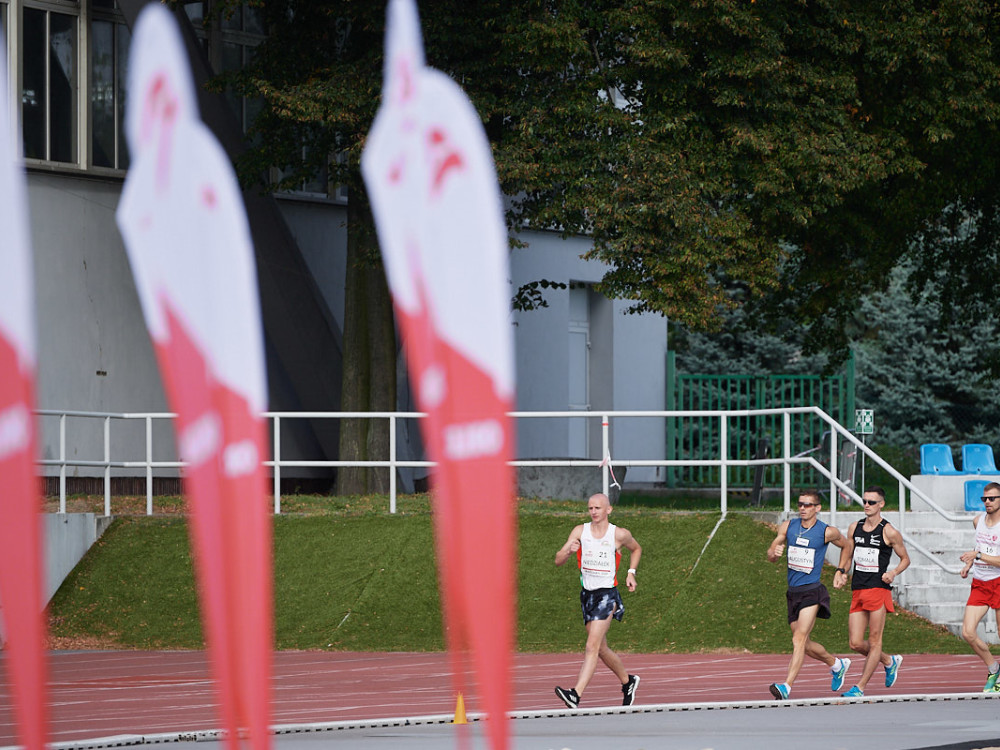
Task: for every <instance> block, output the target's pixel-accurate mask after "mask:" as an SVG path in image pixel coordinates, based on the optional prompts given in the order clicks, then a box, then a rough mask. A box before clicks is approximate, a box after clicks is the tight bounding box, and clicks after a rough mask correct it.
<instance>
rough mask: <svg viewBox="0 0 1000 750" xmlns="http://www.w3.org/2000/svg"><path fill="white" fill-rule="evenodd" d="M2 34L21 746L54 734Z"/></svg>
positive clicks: (1, 171)
mask: <svg viewBox="0 0 1000 750" xmlns="http://www.w3.org/2000/svg"><path fill="white" fill-rule="evenodd" d="M6 59H7V52H6V50H5V49H4V44H3V38H2V37H0V227H3V240H2V241H0V269H3V271H2V272H0V518H2V519H3V520H2V521H0V614H2V616H3V621H4V622H3V624H4V630H5V632H6V636H7V640H8V644H7V647H6V648H7V651H8V655H9V656H8V662H7V663H8V669H7V679H8V681H9V683H10V686H11V690H10V694H11V696H12V698H13V701H12V703H13V708H14V719H15V721H16V723H17V731H18V735H19V738H20V741H21V745H22V746H23V747H25V748H27V750H42V748H44V747H45V738H46V708H45V695H46V689H45V684H46V677H45V655H44V649H45V624H44V620H43V619H42V542H41V524H40V523H39V518H38V514H39V511H40V505H39V502H40V498H39V494H38V482H37V478H36V475H35V416H34V413H33V410H34V403H35V396H34V389H35V312H34V289H35V283H34V274H33V273H32V268H31V263H32V258H31V249H30V243H29V238H28V204H27V199H26V189H25V181H24V164H23V161H22V159H21V154H20V131H19V129H18V128H17V127H16V126H15V127H12V125H16V122H17V118H16V117H12V116H11V113H10V112H9V111H8V107H7V105H8V103H9V102H10V100H11V99H10V96H8V94H7V69H6V65H5V60H6Z"/></svg>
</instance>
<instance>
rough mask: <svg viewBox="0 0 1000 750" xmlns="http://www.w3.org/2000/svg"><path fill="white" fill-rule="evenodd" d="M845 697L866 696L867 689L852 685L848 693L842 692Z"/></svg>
mask: <svg viewBox="0 0 1000 750" xmlns="http://www.w3.org/2000/svg"><path fill="white" fill-rule="evenodd" d="M841 695H842V696H844V697H845V698H864V696H865V691H864V690H862V689H861V688H859V687H858V686H857V685H855V686H854V687H852V688H851V689H850V690H848V691H847V692H846V693H841Z"/></svg>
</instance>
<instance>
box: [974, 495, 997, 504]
mask: <svg viewBox="0 0 1000 750" xmlns="http://www.w3.org/2000/svg"><path fill="white" fill-rule="evenodd" d="M979 499H980V500H982V501H983V502H984V503H985V502H996V501H997V500H1000V495H983V496H982V497H981V498H979Z"/></svg>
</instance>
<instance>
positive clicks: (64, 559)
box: [42, 513, 112, 603]
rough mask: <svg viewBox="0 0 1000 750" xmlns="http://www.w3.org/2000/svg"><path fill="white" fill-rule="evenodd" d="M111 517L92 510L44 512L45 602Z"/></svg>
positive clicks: (60, 584)
mask: <svg viewBox="0 0 1000 750" xmlns="http://www.w3.org/2000/svg"><path fill="white" fill-rule="evenodd" d="M111 520H112V519H111V518H109V517H108V516H97V515H94V514H93V513H45V514H43V517H42V523H43V524H44V532H43V534H44V536H43V539H44V540H45V602H46V603H48V602H49V600H51V599H52V597H53V596H55V593H56V591H58V590H59V587H60V586H62V582H63V581H65V580H66V576H68V575H69V574H70V573H71V572H72V571H73V568H75V567H76V565H77V563H78V562H80V560H82V559H83V556H84V555H85V554H87V550H89V549H90V547H91V545H93V543H94V542H96V541H97V540H98V539H100V537H101V534H103V533H104V530H105V529H106V528H107V527H108V526H109V525H110V524H111Z"/></svg>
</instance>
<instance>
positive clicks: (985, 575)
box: [962, 482, 1000, 693]
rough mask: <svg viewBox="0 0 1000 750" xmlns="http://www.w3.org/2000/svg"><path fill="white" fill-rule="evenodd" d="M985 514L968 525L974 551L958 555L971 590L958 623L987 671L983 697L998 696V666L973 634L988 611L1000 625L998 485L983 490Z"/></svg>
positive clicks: (993, 483)
mask: <svg viewBox="0 0 1000 750" xmlns="http://www.w3.org/2000/svg"><path fill="white" fill-rule="evenodd" d="M983 504H984V505H985V506H986V512H985V513H983V514H980V515H978V516H976V517H975V518H974V519H973V520H972V525H973V526H974V527H975V529H976V548H975V549H973V550H970V551H968V552H963V553H962V562H964V563H965V568H963V569H962V578H965V577H966V576H968V575H969V570H972V590H971V591H970V592H969V601H968V603H966V605H965V617H964V619H963V620H962V637H963V638H964V639H965V640H966V642H967V643H968V644H969V645H970V646H972V650H973V651H975V652H976V655H977V656H979V658H980V659H982V660H983V663H984V664H986V668H987V669H988V670H989V671H988V672H987V674H986V685H985V686H984V687H983V692H984V693H1000V684H998V681H997V672H998V669H1000V665H998V664H997V660H996V659H994V658H993V654H991V653H990V647H989V646H987V645H986V643H985V642H984V641H983V639H982V638H980V637H979V635H978V634H977V633H976V629H977V628H978V627H979V623H980V621H981V620H982V619H983V618H984V617H985V616H986V613H987V612H989V611H990V610H991V609H992V610H993V616H994V617H996V618H997V624H998V625H1000V614H998V613H997V610H1000V484H997V483H996V482H990V483H989V484H988V485H986V487H984V488H983Z"/></svg>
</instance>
